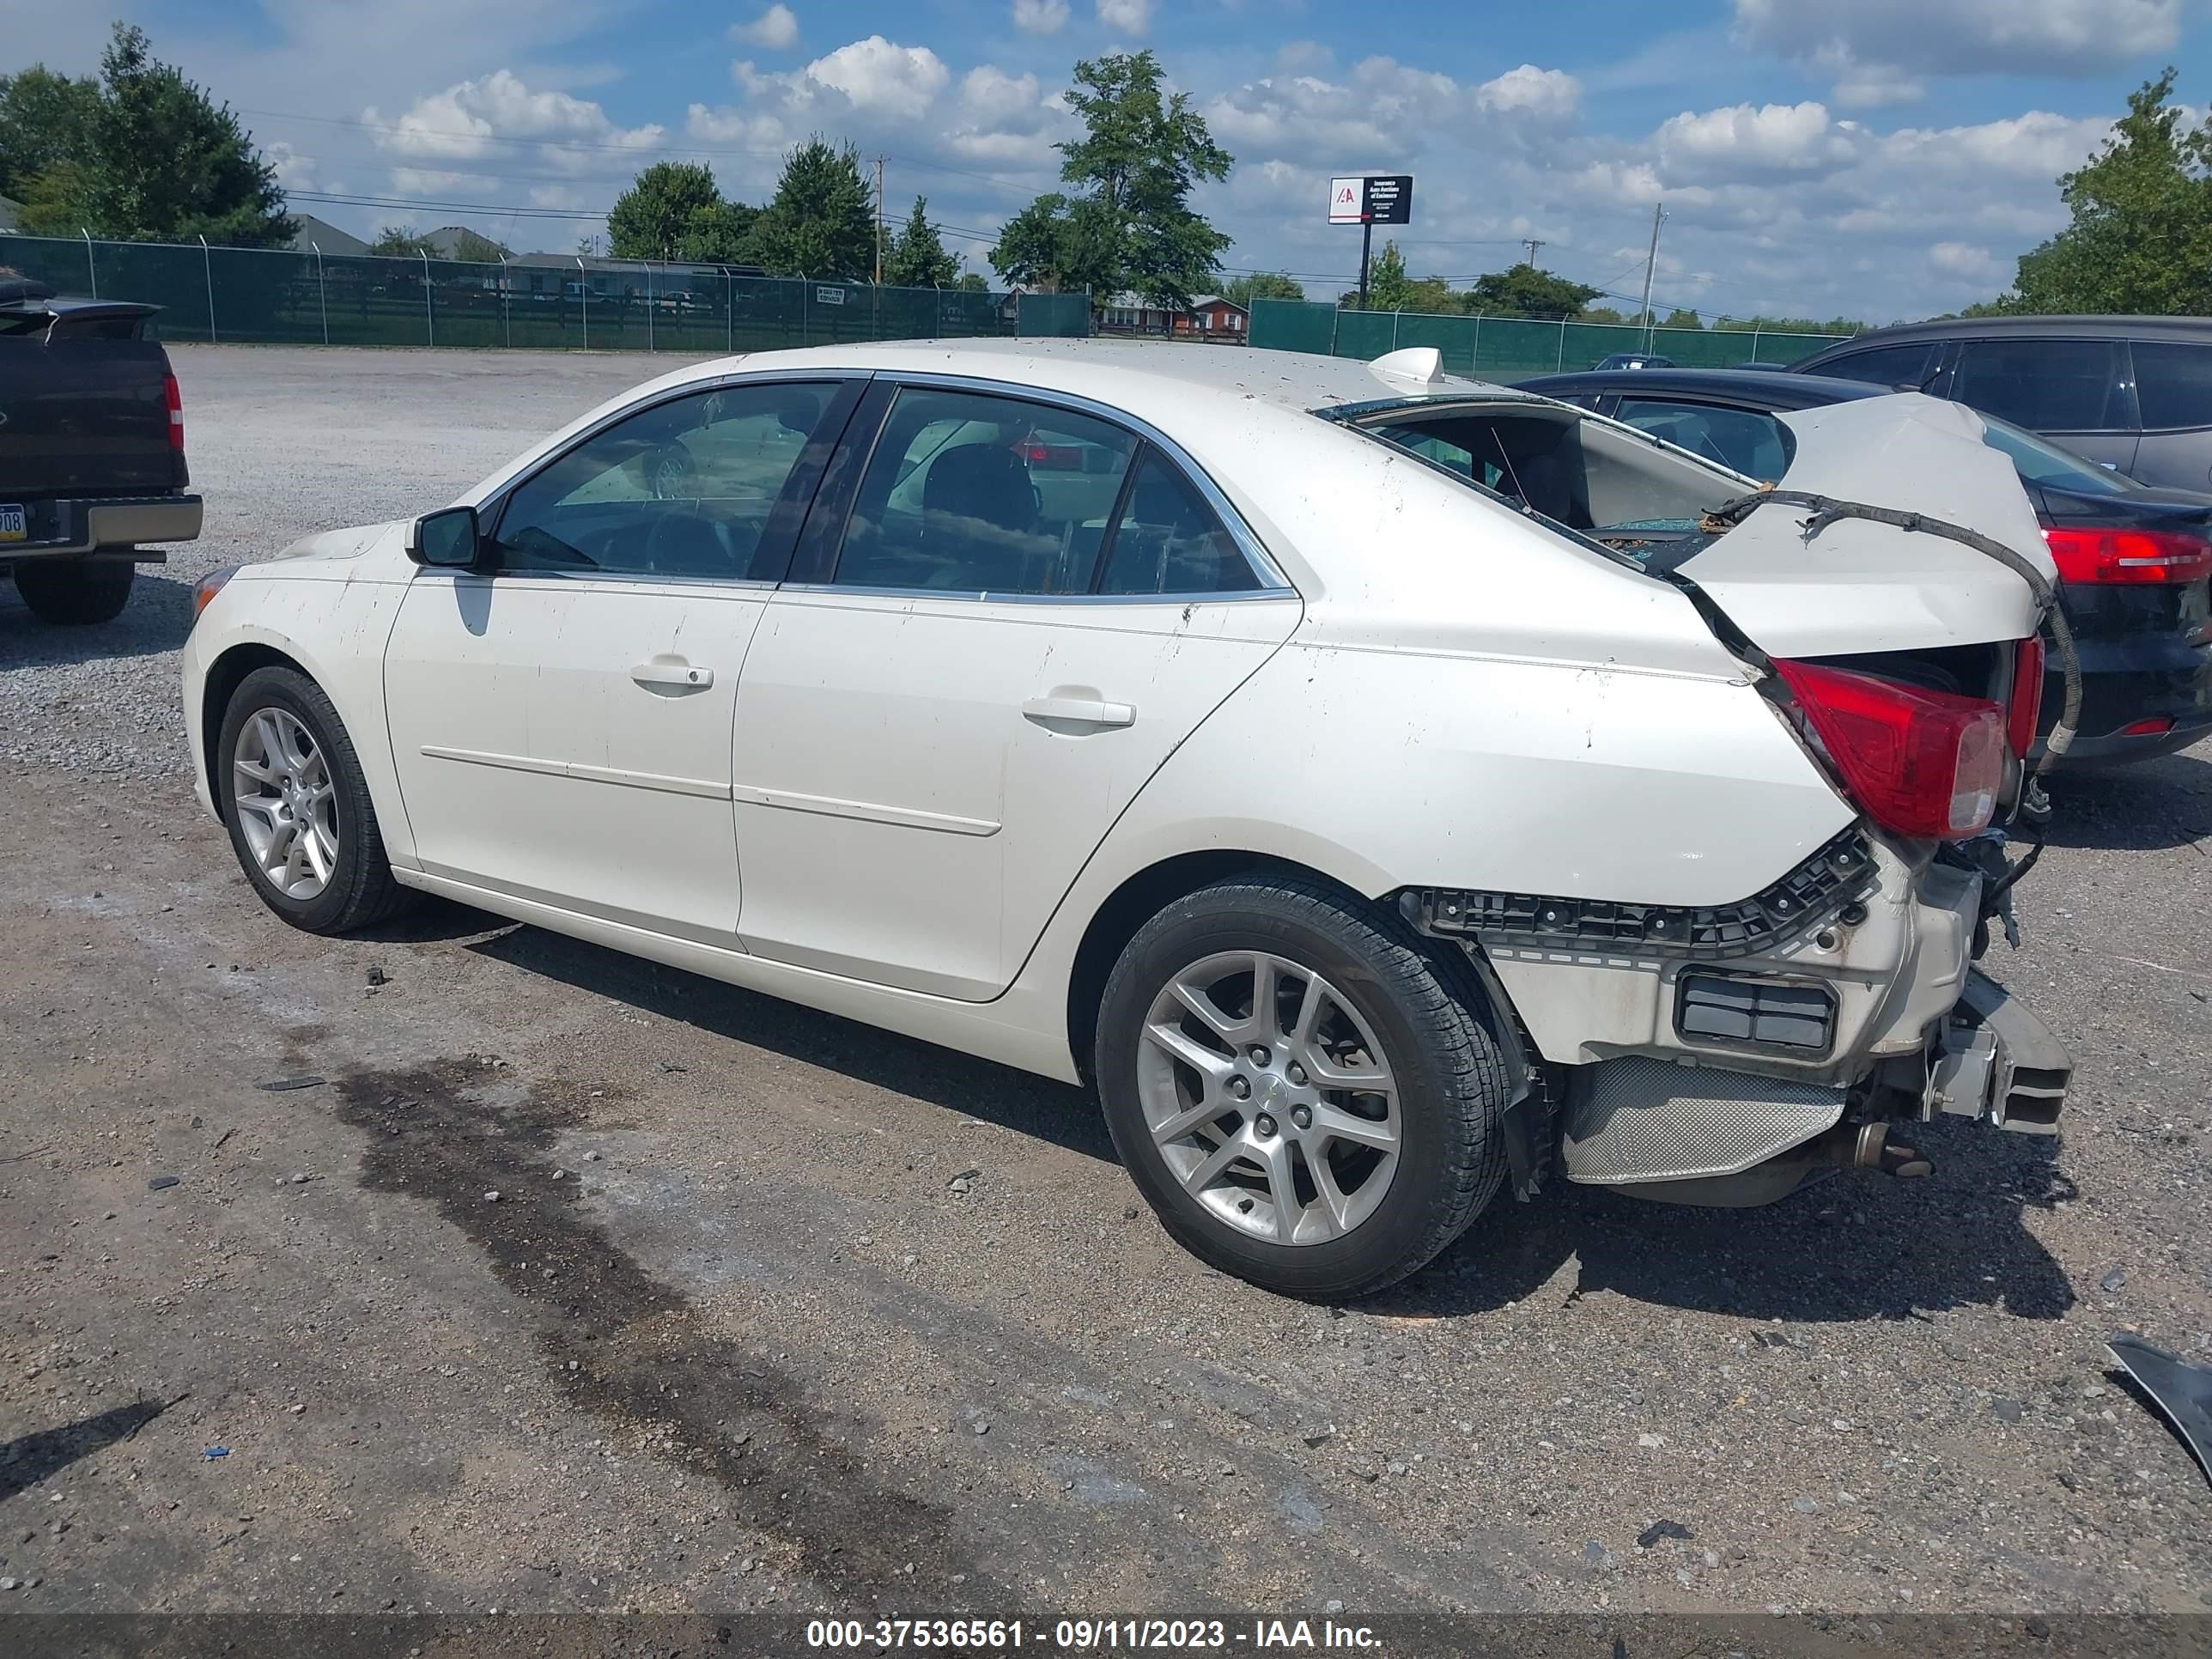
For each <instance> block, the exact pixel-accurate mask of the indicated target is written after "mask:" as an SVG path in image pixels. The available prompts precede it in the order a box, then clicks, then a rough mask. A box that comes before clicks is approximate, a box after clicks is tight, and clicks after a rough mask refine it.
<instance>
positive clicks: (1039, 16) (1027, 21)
mask: <svg viewBox="0 0 2212 1659" xmlns="http://www.w3.org/2000/svg"><path fill="white" fill-rule="evenodd" d="M1014 27H1016V28H1018V29H1020V30H1021V31H1022V32H1023V33H1025V34H1057V33H1060V30H1062V29H1064V28H1066V27H1067V0H1014Z"/></svg>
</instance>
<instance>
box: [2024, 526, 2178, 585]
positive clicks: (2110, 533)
mask: <svg viewBox="0 0 2212 1659" xmlns="http://www.w3.org/2000/svg"><path fill="white" fill-rule="evenodd" d="M2043 539H2044V540H2045V541H2046V542H2048V543H2049V544H2051V562H2052V563H2053V564H2056V565H2057V567H2058V576H2059V580H2062V581H2069V582H2098V583H2111V582H2193V581H2199V580H2203V578H2204V577H2206V576H2212V542H2208V541H2205V540H2204V539H2203V538H2201V537H2197V536H2184V535H2181V534H2180V533H2179V532H2175V531H2171V530H2063V529H2057V528H2053V529H2050V530H2046V531H2045V532H2043Z"/></svg>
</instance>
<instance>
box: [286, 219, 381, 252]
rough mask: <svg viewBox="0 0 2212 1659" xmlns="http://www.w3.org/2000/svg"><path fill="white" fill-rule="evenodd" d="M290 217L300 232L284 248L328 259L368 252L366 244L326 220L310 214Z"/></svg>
mask: <svg viewBox="0 0 2212 1659" xmlns="http://www.w3.org/2000/svg"><path fill="white" fill-rule="evenodd" d="M292 217H293V219H294V220H295V221H296V222H297V223H298V224H299V227H300V231H299V234H297V235H296V236H295V237H293V238H292V240H290V241H289V242H288V243H287V244H285V246H288V247H289V248H291V249H292V250H293V251H294V252H299V253H308V252H321V253H323V254H324V255H325V256H326V257H328V256H331V255H336V254H340V253H366V252H368V243H366V242H364V241H362V240H361V238H360V237H358V236H356V235H354V234H351V233H350V232H348V231H343V230H340V229H339V228H337V226H336V225H334V224H332V223H331V222H330V221H329V220H327V219H318V218H317V217H315V216H314V215H313V214H312V213H295V214H294V215H293V216H292Z"/></svg>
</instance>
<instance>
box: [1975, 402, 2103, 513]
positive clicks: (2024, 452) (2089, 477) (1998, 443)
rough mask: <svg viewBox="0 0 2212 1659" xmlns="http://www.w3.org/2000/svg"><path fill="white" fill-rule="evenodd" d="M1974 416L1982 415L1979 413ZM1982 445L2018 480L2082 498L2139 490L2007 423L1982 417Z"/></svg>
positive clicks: (1992, 416) (1990, 416) (2091, 461)
mask: <svg viewBox="0 0 2212 1659" xmlns="http://www.w3.org/2000/svg"><path fill="white" fill-rule="evenodd" d="M1974 412H1975V413H1976V414H1978V415H1980V414H1981V411H1980V410H1975V411H1974ZM1982 425H1983V428H1984V431H1983V434H1982V441H1983V442H1984V443H1985V444H1987V445H1988V446H1989V447H1990V448H1991V449H1994V450H1996V451H1997V452H1998V453H2001V454H2002V455H2003V456H2004V457H2005V458H2006V459H2008V460H2009V461H2010V462H2011V463H2012V464H2013V465H2015V467H2017V468H2019V469H2020V476H2021V477H2023V478H2025V479H2027V482H2028V483H2033V484H2049V485H2051V486H2052V487H2053V488H2054V489H2070V490H2073V491H2074V492H2075V494H2077V495H2126V494H2128V493H2129V492H2130V491H2131V490H2133V489H2136V488H2138V486H2137V485H2136V483H2135V481H2134V480H2133V479H2131V478H2130V477H2127V476H2126V475H2125V474H2124V473H2119V472H2114V471H2112V470H2111V469H2110V468H2108V467H2102V466H2099V465H2097V464H2096V462H2094V461H2093V460H2090V459H2087V457H2085V456H2081V455H2076V454H2075V453H2074V452H2073V451H2071V450H2069V449H2061V448H2059V447H2058V446H2057V444H2054V443H2047V442H2045V441H2044V440H2043V439H2041V438H2039V437H2037V436H2036V435H2035V434H2033V432H2028V431H2026V430H2023V429H2022V428H2020V427H2016V426H2015V425H2014V424H2013V423H2012V422H2010V421H2001V420H1999V419H1997V417H1996V416H1994V415H1982Z"/></svg>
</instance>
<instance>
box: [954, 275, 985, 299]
mask: <svg viewBox="0 0 2212 1659" xmlns="http://www.w3.org/2000/svg"><path fill="white" fill-rule="evenodd" d="M952 286H953V287H954V288H956V289H959V290H960V292H961V293H963V294H988V293H989V292H990V291H991V285H990V284H989V283H987V282H985V281H984V280H983V273H982V272H981V271H980V270H963V271H962V272H961V273H960V280H959V281H958V282H957V283H953V285H952Z"/></svg>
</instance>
